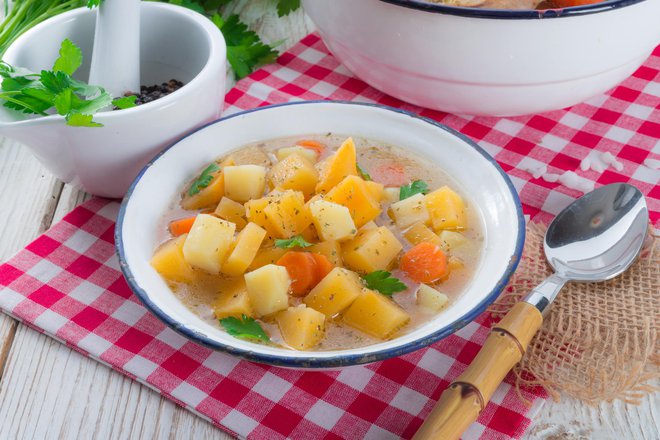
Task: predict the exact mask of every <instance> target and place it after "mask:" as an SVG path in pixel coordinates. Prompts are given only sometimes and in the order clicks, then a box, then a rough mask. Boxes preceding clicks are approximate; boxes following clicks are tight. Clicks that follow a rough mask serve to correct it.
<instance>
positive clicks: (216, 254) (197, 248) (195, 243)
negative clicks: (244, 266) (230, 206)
mask: <svg viewBox="0 0 660 440" xmlns="http://www.w3.org/2000/svg"><path fill="white" fill-rule="evenodd" d="M235 230H236V226H235V225H234V224H233V223H230V222H228V221H225V220H222V219H219V218H217V217H215V216H212V215H210V214H199V215H198V216H197V218H196V219H195V223H193V225H192V228H191V229H190V232H189V233H188V237H187V238H186V242H185V243H184V244H183V256H184V258H185V259H186V261H187V262H188V264H190V265H191V266H193V267H196V268H198V269H202V270H205V271H207V272H208V273H212V274H219V273H220V267H221V266H222V263H224V261H225V258H226V256H227V253H228V252H229V249H230V248H231V243H232V241H233V238H234V231H235Z"/></svg>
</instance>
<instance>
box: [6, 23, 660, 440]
mask: <svg viewBox="0 0 660 440" xmlns="http://www.w3.org/2000/svg"><path fill="white" fill-rule="evenodd" d="M659 81H660V50H657V51H656V53H655V55H654V56H652V57H651V58H650V59H649V60H648V61H647V63H646V64H645V66H644V67H643V68H641V69H640V70H639V71H638V72H637V73H636V74H635V75H634V76H633V77H632V78H631V79H629V80H627V81H626V82H625V84H623V85H622V86H620V87H618V88H617V89H616V90H614V91H612V92H611V93H609V94H607V95H603V96H600V97H598V98H595V99H593V100H591V101H590V102H589V103H586V104H581V105H579V106H576V107H573V108H571V109H570V110H562V111H557V112H552V113H547V114H544V115H537V116H531V117H523V118H508V119H500V118H469V117H459V116H452V115H447V114H444V113H439V112H433V111H429V110H423V109H419V108H416V107H412V106H410V105H405V104H402V103H401V102H399V101H396V100H394V99H393V98H390V97H387V96H384V95H382V94H381V93H379V92H377V91H375V90H373V89H371V88H369V87H367V86H366V85H365V84H364V83H362V82H361V81H359V80H357V79H355V78H353V77H352V76H351V75H350V73H348V72H347V71H346V70H345V69H344V68H342V67H341V66H340V65H339V64H338V62H337V61H336V60H335V59H334V58H333V57H332V56H331V55H330V54H329V53H328V51H327V49H326V48H325V47H324V46H323V44H322V43H321V42H320V40H319V38H318V37H317V36H316V35H310V36H308V37H307V38H305V39H304V40H303V41H302V42H300V43H299V44H298V45H296V46H295V47H294V48H293V49H292V50H291V51H289V52H287V53H285V54H284V55H282V56H281V57H280V59H279V60H278V62H277V63H276V64H274V65H271V66H267V67H266V68H264V69H261V70H259V71H257V72H255V73H254V74H253V75H251V76H250V77H249V78H246V79H244V80H243V81H241V82H239V83H238V85H237V87H236V88H234V89H233V90H232V91H230V92H229V94H228V95H227V104H228V108H227V111H228V112H235V111H238V110H241V109H246V108H252V107H257V106H261V105H266V104H270V103H279V102H286V101H291V100H300V99H343V100H360V101H370V102H379V103H384V104H388V105H393V106H397V107H403V108H406V109H408V110H412V111H415V112H418V113H421V114H422V115H424V116H427V117H431V118H433V119H436V120H439V121H441V122H443V123H445V124H447V125H449V126H451V127H453V128H455V129H458V130H460V131H462V132H463V133H465V134H467V135H468V136H471V137H472V138H474V139H475V140H476V141H477V142H479V143H480V144H481V145H482V146H483V147H485V148H486V149H487V150H488V151H489V152H490V153H491V154H492V155H493V156H495V158H496V159H497V160H498V162H499V163H500V164H501V165H502V167H503V168H504V169H505V171H507V172H508V173H509V175H510V176H511V178H512V180H513V182H514V184H515V185H516V188H517V189H518V191H519V192H520V194H521V198H522V201H523V203H524V208H525V211H526V213H527V214H529V215H531V216H533V217H535V218H540V219H548V218H550V217H551V216H552V214H554V213H556V212H557V210H558V209H560V208H561V207H563V206H564V205H565V204H566V203H568V202H569V201H570V200H572V199H573V198H574V197H575V196H578V195H579V193H577V192H575V191H573V190H569V189H567V188H564V187H562V186H560V185H558V184H550V183H547V182H544V181H540V180H538V179H533V178H532V177H531V175H529V173H527V172H525V171H523V170H524V169H525V168H527V167H528V166H529V165H530V164H532V165H533V164H538V163H544V164H548V165H549V168H550V171H554V172H559V171H562V170H575V169H576V168H578V166H579V163H580V161H581V159H583V158H584V157H585V156H586V155H587V154H588V153H589V152H590V151H591V150H592V149H597V150H599V151H609V152H611V153H612V154H613V155H615V156H616V157H617V158H618V159H619V161H621V162H622V163H623V165H624V169H623V170H622V171H620V172H616V171H613V170H611V169H610V170H607V171H605V172H604V173H603V174H597V173H595V172H593V171H588V172H581V171H578V173H579V174H581V175H582V176H585V177H586V178H588V179H592V180H594V181H595V182H596V183H597V184H604V183H610V182H614V181H627V182H631V183H633V184H635V185H637V186H638V187H639V188H640V189H641V190H642V191H643V192H644V193H645V194H646V196H647V198H648V201H649V206H650V209H651V211H652V213H651V216H652V219H653V221H654V222H655V223H656V224H657V222H658V219H659V212H658V211H659V208H660V206H659V203H660V202H659V199H660V189H659V187H658V185H657V184H658V177H659V175H658V171H657V170H653V169H651V168H649V167H644V166H641V165H640V164H641V163H643V161H644V160H646V159H649V158H651V159H660V154H659V153H660V151H658V149H659V148H660V147H659V145H660V143H659V141H658V138H659V137H660V108H659V107H660V82H659ZM118 206H119V205H118V203H117V202H115V201H110V200H103V199H92V200H90V201H89V202H87V203H85V204H84V205H82V206H80V207H78V208H76V209H75V210H74V211H73V212H72V213H70V214H69V215H67V216H66V217H65V218H64V219H63V220H62V221H61V222H60V223H58V224H57V225H55V226H54V227H53V228H51V229H50V230H49V231H48V232H47V233H46V234H44V235H42V236H41V237H39V238H38V239H37V240H35V241H34V242H33V243H32V244H30V245H29V246H27V247H26V248H25V249H24V250H23V251H21V252H19V253H18V254H17V255H16V256H15V257H13V258H12V259H11V260H9V261H8V262H6V263H5V264H4V265H3V266H1V267H0V289H1V290H0V308H1V309H2V310H3V311H4V312H5V313H8V314H10V315H12V316H14V317H16V318H17V319H19V320H21V321H22V322H24V323H25V324H27V325H29V326H31V327H33V328H35V329H36V330H38V331H41V332H44V333H47V334H49V335H51V336H52V337H54V338H56V339H58V340H60V341H62V342H63V343H66V344H67V345H68V346H70V347H72V348H73V349H75V350H77V351H79V352H81V353H82V354H84V355H86V356H90V357H93V358H95V359H98V360H99V361H101V362H103V363H105V364H107V365H109V366H111V367H112V368H114V369H115V370H117V371H120V372H121V373H123V374H126V375H128V376H130V377H131V378H133V379H135V380H138V381H140V382H142V383H144V384H145V385H147V386H149V387H151V388H153V389H155V390H156V391H158V392H160V393H162V394H163V395H165V396H167V397H168V398H170V399H172V400H174V401H175V402H177V403H178V404H180V405H182V406H185V407H186V408H188V409H190V410H191V411H193V412H195V413H197V414H199V415H201V416H202V417H205V418H207V419H209V420H211V421H212V422H213V423H215V424H216V425H218V426H219V427H221V428H223V429H225V430H227V431H229V432H231V433H234V434H236V435H239V436H242V437H249V438H254V439H277V438H285V437H290V438H294V439H317V438H345V439H357V438H371V439H388V438H399V437H404V438H409V437H411V436H412V435H413V434H414V432H415V431H416V429H417V428H418V427H419V425H420V424H421V422H422V420H423V419H424V417H425V416H426V415H427V414H428V413H429V412H430V410H431V408H432V407H433V404H434V403H435V401H436V400H437V398H438V397H439V395H440V393H441V392H442V390H443V389H444V388H445V387H446V386H447V385H448V384H449V383H450V382H451V381H452V379H453V378H455V377H456V376H457V375H458V374H460V372H461V371H462V370H463V369H464V368H465V366H466V365H467V364H468V363H469V362H470V360H471V359H472V358H473V357H474V356H475V354H476V353H477V351H478V350H479V348H480V346H481V344H482V343H483V341H484V339H485V337H486V335H487V333H488V328H489V324H490V322H489V320H490V318H489V317H488V316H485V315H484V316H481V317H480V318H479V319H478V320H477V321H475V322H473V323H470V324H468V325H467V326H466V327H464V328H463V329H461V330H460V331H458V332H457V333H456V334H454V335H452V336H450V337H448V338H446V339H444V340H443V341H440V342H438V343H436V344H434V345H432V346H430V347H428V348H426V349H423V350H419V351H417V352H414V353H411V354H408V355H405V356H402V357H400V358H396V359H390V360H387V361H383V362H379V363H375V364H370V365H366V366H358V367H351V368H345V369H342V370H336V371H323V372H303V371H298V370H286V369H280V368H274V367H269V366H264V365H259V364H254V363H250V362H246V361H241V360H239V359H237V358H234V357H231V356H228V355H226V354H223V353H220V352H213V351H211V350H209V349H207V348H204V347H201V346H199V345H196V344H194V343H192V342H190V341H188V340H187V339H185V338H184V337H182V336H180V335H178V334H177V333H175V332H174V331H172V330H171V329H169V328H167V327H166V326H164V325H163V324H162V323H161V322H160V321H159V320H157V319H156V318H155V317H154V316H153V315H151V314H150V313H149V312H147V310H146V309H145V308H144V307H143V306H142V305H141V304H140V302H139V301H138V300H137V298H136V297H135V296H134V295H133V294H132V293H131V291H130V289H129V288H128V286H127V285H126V283H125V282H124V279H123V278H122V276H121V273H120V271H119V267H118V263H117V259H116V257H115V254H114V245H113V230H114V220H115V218H116V215H117V211H118ZM522 397H523V398H524V399H526V400H527V401H528V403H530V406H527V405H526V404H525V403H523V401H522V400H521V398H520V397H519V396H518V394H517V393H516V391H515V390H514V389H513V387H512V386H511V383H510V382H506V383H504V384H502V386H500V388H499V389H498V390H497V392H496V393H495V396H494V397H493V400H492V401H491V403H490V404H489V405H488V406H487V408H486V409H485V411H483V413H482V414H481V416H480V418H479V420H478V423H475V424H473V425H472V426H471V427H470V428H469V430H468V431H467V432H466V434H465V436H464V438H465V439H476V438H483V439H508V438H519V437H520V436H521V435H522V433H523V431H524V430H525V428H526V427H527V426H528V425H529V423H530V419H531V418H533V416H534V414H535V413H536V411H537V410H538V409H539V407H540V405H541V404H542V402H543V399H544V398H545V394H544V393H543V391H542V390H540V389H530V390H523V391H522Z"/></svg>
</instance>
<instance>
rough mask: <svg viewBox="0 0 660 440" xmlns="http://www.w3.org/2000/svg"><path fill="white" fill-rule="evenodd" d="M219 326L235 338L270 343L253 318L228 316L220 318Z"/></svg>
mask: <svg viewBox="0 0 660 440" xmlns="http://www.w3.org/2000/svg"><path fill="white" fill-rule="evenodd" d="M220 325H222V327H224V329H225V330H226V331H227V333H229V334H230V335H232V336H233V337H235V338H239V339H248V340H249V339H256V340H258V341H262V342H270V338H269V337H268V335H267V334H266V332H265V331H264V329H263V328H262V327H261V325H259V323H258V322H257V321H255V320H254V319H253V318H250V317H248V316H245V315H243V316H242V317H241V319H238V318H235V317H233V316H230V317H228V318H222V319H221V320H220Z"/></svg>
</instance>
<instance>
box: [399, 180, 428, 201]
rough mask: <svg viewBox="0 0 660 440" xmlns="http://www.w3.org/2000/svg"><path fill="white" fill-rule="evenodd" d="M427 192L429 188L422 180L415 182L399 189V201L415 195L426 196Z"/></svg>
mask: <svg viewBox="0 0 660 440" xmlns="http://www.w3.org/2000/svg"><path fill="white" fill-rule="evenodd" d="M427 192H429V186H428V185H427V184H426V182H424V181H423V180H415V181H414V182H412V183H409V184H408V185H404V186H402V187H401V189H399V200H404V199H407V198H408V197H412V196H414V195H415V194H426V193H427Z"/></svg>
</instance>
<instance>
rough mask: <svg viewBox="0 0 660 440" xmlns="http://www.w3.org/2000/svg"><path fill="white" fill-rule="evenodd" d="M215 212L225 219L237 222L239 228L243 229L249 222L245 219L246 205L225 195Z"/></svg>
mask: <svg viewBox="0 0 660 440" xmlns="http://www.w3.org/2000/svg"><path fill="white" fill-rule="evenodd" d="M214 214H215V215H217V216H218V217H220V218H221V219H223V220H227V221H228V222H232V223H233V224H235V225H236V229H237V230H241V229H243V228H244V227H245V225H246V224H247V222H246V221H245V207H244V206H243V205H241V204H240V203H238V202H234V201H233V200H232V199H229V198H227V197H223V198H222V199H221V200H220V203H218V206H217V207H216V208H215V212H214Z"/></svg>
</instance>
